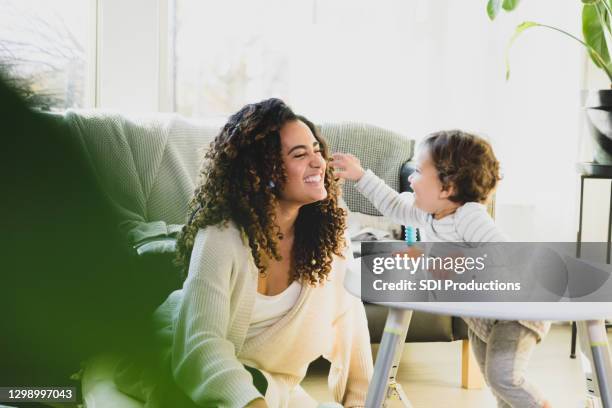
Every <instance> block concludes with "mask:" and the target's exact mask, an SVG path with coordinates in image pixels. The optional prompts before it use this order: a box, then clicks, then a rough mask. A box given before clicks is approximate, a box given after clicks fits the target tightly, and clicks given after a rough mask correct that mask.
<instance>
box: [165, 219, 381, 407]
mask: <svg viewBox="0 0 612 408" xmlns="http://www.w3.org/2000/svg"><path fill="white" fill-rule="evenodd" d="M350 258H352V255H351V253H350V250H348V249H347V250H346V251H345V259H340V258H338V257H334V261H333V267H332V271H331V272H330V275H329V280H328V281H326V282H325V284H323V285H319V286H317V287H312V286H310V285H308V284H304V285H303V288H302V291H301V293H300V296H299V298H298V300H297V302H296V304H295V306H294V308H293V309H292V310H290V311H289V313H287V315H285V316H284V317H283V318H282V319H281V320H280V321H279V322H278V323H277V324H275V325H274V326H272V327H270V328H268V329H267V330H266V331H264V332H263V333H261V334H260V335H258V336H256V337H254V338H252V339H250V340H249V341H246V334H247V330H248V327H249V323H250V319H251V313H252V310H253V306H254V303H255V295H256V292H257V278H258V270H257V268H256V266H255V264H254V262H253V258H252V255H251V251H250V248H249V247H248V245H247V244H246V237H245V236H244V235H242V234H241V233H240V231H239V230H238V228H237V227H236V226H235V225H234V224H233V223H231V222H230V223H228V226H227V227H222V226H214V227H207V228H206V229H203V230H200V231H199V232H198V234H197V236H196V238H195V242H194V249H193V253H192V256H191V262H190V267H189V273H188V277H187V279H186V281H185V283H184V285H183V288H182V289H180V290H177V291H175V292H173V293H172V294H171V295H170V296H169V297H168V299H167V300H166V301H165V302H164V303H163V304H162V305H161V306H160V307H159V308H158V310H157V311H156V312H155V320H156V323H157V324H156V326H157V327H158V328H159V331H158V333H159V334H160V336H161V337H162V341H163V342H164V343H165V344H168V345H171V369H172V374H173V377H174V380H175V382H176V383H177V385H178V386H179V387H180V388H181V389H182V390H183V391H184V392H185V393H186V394H187V395H189V397H190V398H191V399H192V400H193V401H194V402H195V403H196V404H198V405H202V406H211V405H214V406H221V407H243V406H245V405H246V404H247V403H248V402H249V401H251V400H253V399H255V398H258V397H261V394H260V393H259V392H258V390H257V389H256V388H255V386H254V385H253V380H252V377H251V374H250V373H249V372H248V371H247V370H246V369H245V368H244V366H243V364H246V365H249V366H252V367H255V368H258V369H260V370H261V371H262V372H263V374H264V375H265V377H266V378H267V380H268V383H269V384H268V391H267V392H266V395H265V398H266V402H267V403H268V405H269V406H270V407H271V408H273V407H286V406H288V403H289V397H290V393H291V392H292V391H293V390H294V389H295V387H296V386H298V385H299V383H300V382H301V381H302V379H303V378H304V376H305V374H306V369H307V368H308V365H309V363H311V362H312V361H314V360H315V359H317V358H318V357H319V356H321V355H322V356H323V357H325V358H326V359H328V360H329V361H330V362H331V364H332V366H331V369H330V373H329V381H328V383H329V386H330V389H331V391H332V393H333V395H334V398H335V399H336V401H337V402H340V403H342V404H343V405H344V406H346V407H360V406H363V405H364V404H365V396H366V392H367V387H368V383H369V380H370V378H371V376H372V371H373V364H372V354H371V348H370V337H369V332H368V326H367V320H366V315H365V309H364V307H363V304H362V303H361V301H360V300H359V299H357V298H355V297H353V296H351V295H350V294H348V292H346V290H345V289H344V286H343V281H344V274H345V269H346V262H347V261H348V260H350ZM164 337H165V339H164ZM153 405H154V404H153Z"/></svg>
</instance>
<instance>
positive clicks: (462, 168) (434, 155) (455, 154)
mask: <svg viewBox="0 0 612 408" xmlns="http://www.w3.org/2000/svg"><path fill="white" fill-rule="evenodd" d="M423 146H424V147H425V148H427V149H428V151H429V154H430V156H431V159H432V161H433V163H434V166H435V167H436V170H437V171H438V178H439V179H440V182H441V183H442V187H443V188H444V189H448V188H449V187H450V186H453V187H454V189H455V191H454V193H453V194H452V195H451V196H450V197H448V199H449V200H451V201H453V202H456V203H468V202H479V203H484V202H486V201H487V200H488V198H489V196H490V194H491V192H492V191H493V190H495V187H496V186H497V182H498V181H499V180H501V176H500V174H499V162H498V161H497V158H496V157H495V154H494V153H493V148H492V147H491V145H490V144H489V142H487V141H486V140H484V139H483V138H481V137H478V136H475V135H472V134H469V133H466V132H463V131H461V130H448V131H440V132H436V133H433V134H431V135H429V136H428V137H427V138H426V139H425V140H424V142H423Z"/></svg>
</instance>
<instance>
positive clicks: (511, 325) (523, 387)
mask: <svg viewBox="0 0 612 408" xmlns="http://www.w3.org/2000/svg"><path fill="white" fill-rule="evenodd" d="M468 335H469V338H470V343H472V350H473V351H474V356H475V357H476V361H478V365H479V366H480V371H481V372H482V373H483V375H484V378H485V381H486V382H487V385H488V386H489V387H490V388H491V391H492V392H493V395H495V398H496V399H497V406H498V407H500V408H509V407H511V408H531V407H534V408H535V407H538V408H539V407H541V406H542V405H543V404H544V401H545V400H544V398H542V395H541V394H540V393H539V392H538V390H537V389H536V388H535V387H534V386H533V385H532V384H530V383H529V382H527V381H526V380H525V373H526V371H527V364H528V363H529V358H530V357H531V353H532V351H533V348H534V347H535V345H536V342H537V340H536V335H535V333H533V332H532V331H531V330H529V329H527V328H525V327H524V326H521V325H520V324H519V323H518V322H515V321H499V322H497V323H495V324H494V325H493V329H492V330H491V334H490V336H489V339H488V342H487V343H485V342H484V341H482V340H481V339H480V338H479V337H478V336H476V334H474V332H473V331H472V330H469V332H468Z"/></svg>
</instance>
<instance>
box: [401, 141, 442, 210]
mask: <svg viewBox="0 0 612 408" xmlns="http://www.w3.org/2000/svg"><path fill="white" fill-rule="evenodd" d="M408 182H409V183H410V187H412V190H413V191H414V205H416V206H417V207H418V208H420V209H421V210H423V211H426V212H428V213H429V214H436V213H438V212H440V211H441V210H443V209H445V208H446V207H448V205H449V204H450V203H451V201H450V200H449V199H448V197H449V196H450V195H451V193H452V188H451V189H449V190H443V189H442V183H441V182H440V179H439V178H438V171H437V170H436V167H435V166H434V164H433V161H432V160H431V157H430V155H429V151H428V150H427V149H422V150H421V151H419V153H418V155H417V160H416V171H415V172H414V173H412V174H411V175H410V177H408Z"/></svg>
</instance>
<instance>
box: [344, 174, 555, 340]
mask: <svg viewBox="0 0 612 408" xmlns="http://www.w3.org/2000/svg"><path fill="white" fill-rule="evenodd" d="M355 187H356V188H357V190H358V191H359V192H360V193H361V194H363V195H364V196H365V197H366V198H367V199H368V200H369V201H370V202H371V203H372V204H373V205H374V206H375V207H376V209H377V210H378V211H380V212H381V214H383V215H384V216H385V217H387V218H389V219H391V220H392V221H393V222H395V223H398V224H402V225H410V226H412V227H416V228H419V231H420V233H421V240H423V241H427V242H454V243H460V242H479V243H482V242H506V241H508V238H507V237H506V235H505V234H503V233H502V232H501V231H500V230H499V228H497V226H496V225H495V222H494V221H493V219H492V218H491V216H490V215H489V214H488V213H487V207H486V206H485V205H483V204H480V203H475V202H470V203H465V204H463V205H462V206H460V207H458V208H457V209H456V210H455V212H454V213H453V214H450V215H447V216H445V217H443V218H440V219H438V220H437V219H435V218H434V217H433V215H432V214H429V213H427V212H425V211H423V210H421V209H420V208H417V207H416V206H415V205H414V195H413V194H412V193H409V192H404V193H398V192H397V191H395V190H394V189H393V188H391V187H389V186H388V185H387V184H385V182H384V181H383V180H381V179H380V178H379V177H377V176H376V175H375V174H374V173H373V172H372V171H371V170H367V171H366V172H365V174H364V175H363V177H361V179H359V181H358V182H357V183H356V184H355ZM464 320H465V321H466V323H467V324H468V326H469V327H470V329H472V330H473V331H474V333H475V334H476V335H477V336H478V337H479V338H480V339H482V340H483V341H484V342H487V340H488V338H489V334H490V333H491V329H492V327H493V325H494V324H495V321H494V320H491V319H473V318H464ZM519 323H520V324H521V325H523V326H525V327H527V328H528V329H531V330H532V331H534V332H535V333H536V335H537V338H538V341H539V340H541V339H542V338H543V337H544V336H545V335H546V333H547V332H548V330H549V328H550V322H543V321H527V320H525V321H523V320H520V321H519Z"/></svg>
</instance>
